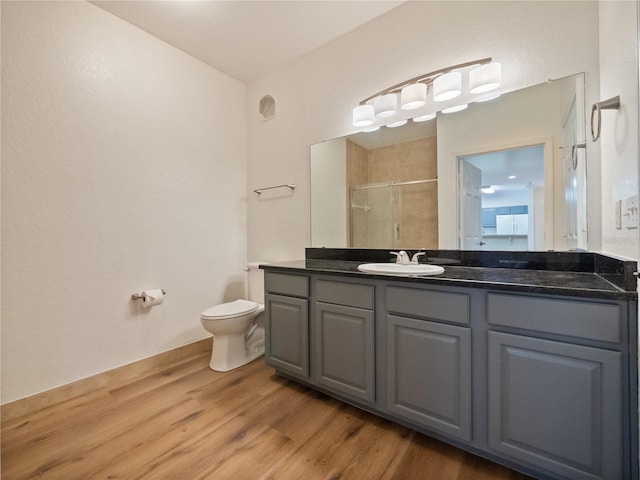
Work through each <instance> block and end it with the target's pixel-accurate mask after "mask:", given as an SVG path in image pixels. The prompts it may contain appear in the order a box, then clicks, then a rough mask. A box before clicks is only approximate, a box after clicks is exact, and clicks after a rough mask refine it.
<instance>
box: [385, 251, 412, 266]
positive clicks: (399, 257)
mask: <svg viewBox="0 0 640 480" xmlns="http://www.w3.org/2000/svg"><path fill="white" fill-rule="evenodd" d="M389 253H391V254H392V255H395V256H396V263H400V264H402V265H407V264H409V263H411V261H410V260H409V254H408V253H407V252H405V251H404V250H400V251H399V252H389Z"/></svg>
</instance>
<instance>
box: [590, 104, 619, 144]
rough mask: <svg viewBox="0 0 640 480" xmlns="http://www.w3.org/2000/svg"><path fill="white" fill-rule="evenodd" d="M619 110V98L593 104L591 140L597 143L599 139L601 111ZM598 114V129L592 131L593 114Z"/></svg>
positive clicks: (592, 128)
mask: <svg viewBox="0 0 640 480" xmlns="http://www.w3.org/2000/svg"><path fill="white" fill-rule="evenodd" d="M618 108H620V96H619V95H617V96H615V97H612V98H610V99H609V100H604V101H603V102H598V103H594V104H593V106H592V107H591V138H593V141H594V142H595V141H597V140H598V139H599V138H600V127H601V125H602V110H617V109H618ZM596 112H598V128H597V129H594V127H593V120H594V115H595V113H596Z"/></svg>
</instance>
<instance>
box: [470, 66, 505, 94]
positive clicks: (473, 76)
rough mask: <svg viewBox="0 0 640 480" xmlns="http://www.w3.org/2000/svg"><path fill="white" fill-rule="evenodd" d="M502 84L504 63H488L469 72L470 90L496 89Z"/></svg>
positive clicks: (480, 91) (484, 90)
mask: <svg viewBox="0 0 640 480" xmlns="http://www.w3.org/2000/svg"><path fill="white" fill-rule="evenodd" d="M501 84H502V65H501V64H499V63H497V62H492V63H486V64H484V65H480V66H479V67H476V68H474V69H473V70H471V71H470V72H469V91H470V92H471V93H485V92H490V91H491V90H495V89H496V88H498V87H499V86H500V85H501Z"/></svg>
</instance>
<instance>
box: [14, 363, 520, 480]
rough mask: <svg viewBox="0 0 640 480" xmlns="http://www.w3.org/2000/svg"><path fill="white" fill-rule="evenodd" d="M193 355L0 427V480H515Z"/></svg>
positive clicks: (259, 371) (290, 385)
mask: <svg viewBox="0 0 640 480" xmlns="http://www.w3.org/2000/svg"><path fill="white" fill-rule="evenodd" d="M208 360H209V356H208V355H206V354H205V355H199V356H196V357H193V358H191V359H187V360H183V361H181V362H180V363H177V364H175V365H172V366H170V367H167V368H165V369H163V370H160V371H158V372H155V373H153V374H149V375H146V376H144V377H141V378H138V379H132V380H129V381H126V382H122V383H120V384H116V385H110V386H109V387H104V388H102V389H99V390H96V391H93V392H90V393H87V394H84V395H82V396H79V397H76V398H73V399H70V400H67V401H65V402H62V403H60V404H57V405H53V406H51V407H47V408H45V409H43V410H40V411H38V412H35V413H32V414H29V415H25V416H22V417H18V418H15V419H12V420H9V421H7V422H5V423H3V424H2V479H3V480H11V479H30V478H44V479H55V480H59V479H60V480H61V479H64V480H69V479H83V480H87V479H127V480H129V479H154V480H156V479H171V480H174V479H185V480H191V479H194V480H196V479H216V480H226V479H231V480H236V479H237V480H243V479H247V480H249V479H251V480H253V479H256V480H257V479H260V480H267V479H273V480H293V479H304V480H314V479H332V480H338V479H341V480H346V479H353V480H370V479H371V480H373V479H402V480H411V479H433V480H463V479H469V480H490V479H513V480H515V479H518V480H523V479H527V478H529V477H526V476H524V475H522V474H519V473H517V472H514V471H512V470H509V469H507V468H504V467H501V466H499V465H496V464H494V463H492V462H489V461H487V460H484V459H481V458H479V457H477V456H474V455H471V454H469V453H465V452H463V451H462V450H459V449H457V448H454V447H451V446H449V445H446V444H444V443H442V442H439V441H437V440H433V439H431V438H429V437H427V436H424V435H421V434H419V433H416V432H414V431H412V430H410V429H407V428H405V427H402V426H399V425H397V424H395V423H393V422H389V421H387V420H383V419H381V418H378V417H376V416H374V415H371V414H368V413H366V412H362V411H360V410H359V409H356V408H354V407H351V406H349V405H346V404H344V403H342V402H339V401H337V400H335V399H332V398H330V397H327V396H325V395H323V394H320V393H318V392H315V391H313V390H310V389H307V388H305V387H303V386H301V385H298V384H296V383H295V382H290V381H288V380H286V379H284V378H282V377H279V376H277V375H275V374H274V372H273V370H271V369H270V368H268V367H266V366H265V364H264V361H263V360H262V359H260V360H257V361H254V362H252V363H251V364H249V365H247V366H245V367H242V368H240V369H237V370H234V371H232V372H226V373H220V372H214V371H212V370H210V369H209V368H208V365H207V364H208Z"/></svg>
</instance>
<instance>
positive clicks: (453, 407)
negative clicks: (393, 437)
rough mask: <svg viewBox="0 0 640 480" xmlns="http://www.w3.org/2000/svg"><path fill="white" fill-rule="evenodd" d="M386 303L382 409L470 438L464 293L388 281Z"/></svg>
mask: <svg viewBox="0 0 640 480" xmlns="http://www.w3.org/2000/svg"><path fill="white" fill-rule="evenodd" d="M386 304H387V311H392V312H398V313H399V314H401V315H399V314H387V317H386V319H387V320H386V324H387V375H386V378H387V409H388V410H389V411H390V412H392V413H394V414H395V415H398V416H400V417H403V418H405V419H407V420H410V421H412V422H414V423H417V424H419V425H422V426H424V427H427V428H428V429H430V430H435V431H438V432H441V433H444V434H446V435H448V436H451V437H453V438H457V439H461V440H467V441H470V440H471V329H470V328H469V327H468V324H469V320H470V319H469V295H467V294H465V293H450V292H442V291H433V290H424V289H415V288H399V287H388V288H387V290H386ZM441 322H449V323H456V324H458V325H450V324H448V323H441ZM463 325H465V326H463Z"/></svg>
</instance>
